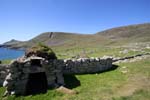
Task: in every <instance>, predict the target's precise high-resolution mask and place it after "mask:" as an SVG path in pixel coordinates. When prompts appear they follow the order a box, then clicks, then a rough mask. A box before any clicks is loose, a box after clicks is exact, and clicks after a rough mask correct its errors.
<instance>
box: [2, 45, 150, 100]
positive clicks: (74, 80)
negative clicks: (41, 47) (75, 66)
mask: <svg viewBox="0 0 150 100" xmlns="http://www.w3.org/2000/svg"><path fill="white" fill-rule="evenodd" d="M91 50H92V51H91ZM122 50H124V48H115V49H114V48H107V47H106V48H103V49H101V47H99V48H95V49H90V48H86V54H87V55H88V56H89V57H91V56H98V57H101V56H103V55H111V56H130V55H134V54H138V53H141V52H139V51H135V52H134V51H129V52H128V53H127V54H121V53H119V51H122ZM54 51H56V53H57V55H58V56H59V58H68V57H71V56H72V55H71V54H73V53H74V54H73V55H76V54H81V53H82V52H83V49H82V48H76V49H69V50H68V49H59V50H58V49H57V50H54ZM66 51H67V53H68V54H67V55H65V54H66V53H65V52H66ZM145 51H146V52H149V50H148V49H145ZM8 62H9V61H4V62H3V63H8ZM117 65H118V68H117V69H115V70H112V71H108V72H103V73H95V74H85V75H70V76H65V83H66V87H68V88H70V89H73V90H75V91H77V92H78V94H74V95H68V94H62V93H59V92H57V91H56V90H48V92H47V93H46V94H38V95H30V96H19V97H16V96H8V97H5V98H3V97H2V95H3V93H4V91H5V88H3V87H0V100H1V99H2V100H149V99H150V58H147V59H143V60H140V61H136V62H130V63H129V62H127V63H119V64H117Z"/></svg>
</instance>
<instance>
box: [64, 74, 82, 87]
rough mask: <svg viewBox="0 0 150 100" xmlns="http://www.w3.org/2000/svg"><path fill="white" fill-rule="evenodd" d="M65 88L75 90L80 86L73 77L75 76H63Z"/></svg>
mask: <svg viewBox="0 0 150 100" xmlns="http://www.w3.org/2000/svg"><path fill="white" fill-rule="evenodd" d="M64 81H65V84H66V85H65V87H67V88H69V89H73V88H76V87H78V86H80V85H81V84H80V81H79V80H78V79H77V78H76V77H75V75H64Z"/></svg>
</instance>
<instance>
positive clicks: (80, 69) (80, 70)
mask: <svg viewBox="0 0 150 100" xmlns="http://www.w3.org/2000/svg"><path fill="white" fill-rule="evenodd" d="M64 63H65V66H64V69H63V72H64V74H86V73H96V72H102V71H106V70H109V69H111V68H112V59H111V58H80V59H76V60H64Z"/></svg>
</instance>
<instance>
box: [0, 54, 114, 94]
mask: <svg viewBox="0 0 150 100" xmlns="http://www.w3.org/2000/svg"><path fill="white" fill-rule="evenodd" d="M110 69H112V58H80V59H70V60H63V59H49V60H47V59H45V58H43V57H38V56H30V57H25V56H23V57H21V58H18V59H16V60H13V61H12V62H11V63H10V64H9V65H2V64H1V65H0V85H1V86H2V85H3V86H4V87H6V92H5V94H7V95H10V94H16V95H28V94H33V93H34V92H36V93H37V91H39V93H41V92H42V93H45V92H46V91H47V89H48V88H50V87H59V86H64V85H65V83H64V77H63V75H65V74H69V75H70V74H87V73H97V72H102V71H107V70H110Z"/></svg>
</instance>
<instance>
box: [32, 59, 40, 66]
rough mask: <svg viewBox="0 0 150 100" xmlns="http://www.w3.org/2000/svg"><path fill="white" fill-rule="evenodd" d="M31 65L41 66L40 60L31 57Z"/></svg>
mask: <svg viewBox="0 0 150 100" xmlns="http://www.w3.org/2000/svg"><path fill="white" fill-rule="evenodd" d="M31 66H40V67H41V61H40V60H38V59H32V60H31Z"/></svg>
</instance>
